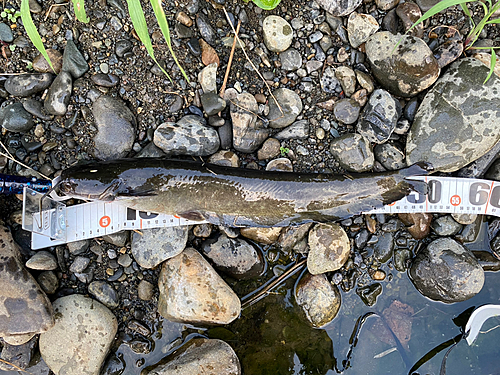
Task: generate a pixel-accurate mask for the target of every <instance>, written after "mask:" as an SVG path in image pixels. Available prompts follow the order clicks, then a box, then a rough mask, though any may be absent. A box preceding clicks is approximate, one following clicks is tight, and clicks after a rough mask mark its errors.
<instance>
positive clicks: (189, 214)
mask: <svg viewBox="0 0 500 375" xmlns="http://www.w3.org/2000/svg"><path fill="white" fill-rule="evenodd" d="M177 216H179V217H182V218H183V219H186V220H192V221H205V220H207V218H206V217H205V215H203V214H202V213H201V212H199V211H186V212H181V213H178V214H177Z"/></svg>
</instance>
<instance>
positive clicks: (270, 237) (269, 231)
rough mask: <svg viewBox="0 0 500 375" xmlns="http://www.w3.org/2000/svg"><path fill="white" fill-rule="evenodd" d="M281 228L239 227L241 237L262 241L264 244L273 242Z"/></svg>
mask: <svg viewBox="0 0 500 375" xmlns="http://www.w3.org/2000/svg"><path fill="white" fill-rule="evenodd" d="M282 229H283V228H280V227H274V228H253V227H248V228H241V229H240V233H241V235H242V236H243V237H246V238H249V239H251V240H252V241H255V242H258V243H262V244H264V245H270V244H272V243H275V242H276V241H277V240H278V238H279V236H280V234H281V231H282Z"/></svg>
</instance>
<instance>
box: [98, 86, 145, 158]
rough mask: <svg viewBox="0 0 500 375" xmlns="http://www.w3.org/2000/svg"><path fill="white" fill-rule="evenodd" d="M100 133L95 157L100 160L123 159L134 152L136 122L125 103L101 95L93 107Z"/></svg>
mask: <svg viewBox="0 0 500 375" xmlns="http://www.w3.org/2000/svg"><path fill="white" fill-rule="evenodd" d="M92 113H93V115H94V120H95V124H96V126H97V129H98V132H97V134H96V136H95V137H94V145H95V156H96V157H97V158H98V159H99V160H112V159H118V158H123V157H125V156H127V154H128V153H129V152H130V151H131V150H132V146H133V145H134V140H135V127H136V120H135V116H134V114H133V113H132V111H131V110H130V109H129V108H128V107H127V106H126V104H125V102H123V101H122V100H121V99H118V98H112V97H110V96H108V95H101V96H100V97H99V98H97V100H96V101H95V102H94V104H93V105H92Z"/></svg>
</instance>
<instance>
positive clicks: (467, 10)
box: [460, 3, 474, 22]
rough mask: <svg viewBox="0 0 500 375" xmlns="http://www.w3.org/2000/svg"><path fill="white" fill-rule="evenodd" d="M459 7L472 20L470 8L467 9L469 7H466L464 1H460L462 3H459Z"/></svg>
mask: <svg viewBox="0 0 500 375" xmlns="http://www.w3.org/2000/svg"><path fill="white" fill-rule="evenodd" d="M460 7H461V8H462V10H463V12H464V13H465V15H466V16H467V17H469V19H470V20H471V21H472V16H471V14H470V10H469V8H468V7H467V5H466V4H465V3H462V4H460ZM472 22H474V21H472Z"/></svg>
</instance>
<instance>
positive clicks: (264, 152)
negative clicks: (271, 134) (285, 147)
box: [257, 138, 281, 160]
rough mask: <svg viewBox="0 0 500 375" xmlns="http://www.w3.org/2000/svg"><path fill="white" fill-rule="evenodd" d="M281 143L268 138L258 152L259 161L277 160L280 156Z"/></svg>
mask: <svg viewBox="0 0 500 375" xmlns="http://www.w3.org/2000/svg"><path fill="white" fill-rule="evenodd" d="M280 147H281V144H280V141H278V140H277V139H276V138H268V139H266V140H265V141H264V143H263V144H262V147H261V148H260V149H259V150H258V151H257V158H258V159H259V160H266V159H272V158H275V157H276V156H278V155H279V154H280Z"/></svg>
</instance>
